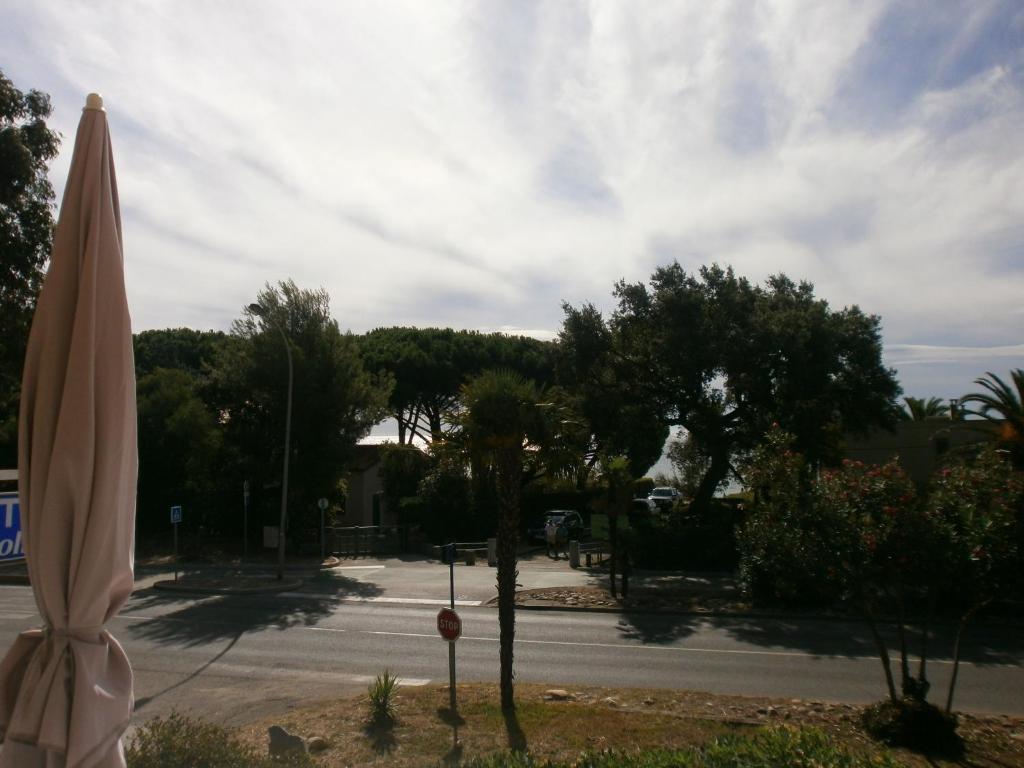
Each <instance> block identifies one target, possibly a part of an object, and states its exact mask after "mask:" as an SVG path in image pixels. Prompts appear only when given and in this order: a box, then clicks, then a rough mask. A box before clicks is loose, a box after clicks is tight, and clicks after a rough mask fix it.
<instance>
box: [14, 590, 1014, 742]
mask: <svg viewBox="0 0 1024 768" xmlns="http://www.w3.org/2000/svg"><path fill="white" fill-rule="evenodd" d="M408 600H409V601H408V602H406V601H404V600H403V599H402V598H401V596H397V595H394V594H390V595H383V594H380V593H379V592H377V591H375V590H373V589H370V588H369V587H366V589H365V592H364V593H362V594H359V593H356V594H353V593H352V591H351V590H350V591H347V592H345V593H344V594H342V593H333V594H320V595H310V594H303V593H285V594H283V595H250V596H240V595H232V596H205V597H200V596H182V595H177V594H173V593H166V592H158V591H154V590H151V589H142V590H140V591H137V592H136V593H135V595H133V597H132V599H131V600H130V601H129V603H128V604H127V606H126V607H125V610H124V611H123V612H122V614H121V615H120V616H118V617H117V618H115V619H114V620H113V621H112V622H111V624H110V628H111V630H112V632H113V633H114V635H115V636H116V637H117V638H118V639H119V640H120V641H121V642H122V644H123V645H124V646H125V648H126V650H127V652H128V655H129V658H130V659H131V661H132V665H133V667H134V669H135V675H136V678H135V692H136V698H137V704H136V721H137V722H141V721H144V720H146V719H148V718H149V717H151V716H154V715H157V714H166V713H167V712H169V711H170V710H171V709H178V710H181V711H188V712H191V713H194V714H199V715H202V716H205V717H209V718H212V719H215V720H218V721H220V722H224V723H227V724H232V723H239V722H244V721H246V720H249V719H252V718H254V717H257V716H260V715H263V714H270V713H276V712H281V711H284V710H286V709H288V708H290V707H292V706H296V705H298V704H302V703H305V702H309V701H313V700H317V699H323V698H330V697H332V696H338V695H348V694H351V693H355V692H358V691H364V690H365V688H366V685H367V683H368V682H369V681H370V680H371V679H372V677H373V676H374V675H375V674H377V673H378V672H380V671H382V670H383V669H384V668H388V669H390V670H391V671H392V672H393V673H396V674H398V675H399V676H400V677H401V678H402V679H403V682H404V683H405V684H407V685H422V684H426V683H428V682H439V683H446V682H447V680H448V666H447V659H448V653H447V647H446V644H445V643H444V641H442V640H441V639H440V638H439V637H438V636H437V631H436V628H435V617H436V614H437V610H438V606H437V605H436V604H430V603H429V602H427V601H425V600H424V599H423V598H409V599H408ZM417 600H419V601H420V602H416V601H417ZM360 601H365V602H360ZM466 602H472V601H471V600H467V601H466ZM459 613H460V615H461V616H462V618H463V625H464V628H463V636H462V639H460V640H459V641H458V643H457V659H458V661H457V664H458V679H459V680H460V681H497V677H498V673H497V669H498V645H497V634H498V626H497V614H496V611H495V610H494V608H492V607H487V606H474V605H466V606H462V607H459ZM38 622H39V619H38V616H37V615H36V612H35V605H34V602H33V599H32V594H31V591H30V589H29V588H28V587H23V586H0V644H2V646H3V647H4V648H7V647H9V646H10V644H11V642H12V641H13V640H14V637H15V635H16V633H17V632H19V631H20V630H22V629H25V628H28V627H31V626H35V625H37V624H38ZM516 627H517V633H516V647H515V671H516V677H517V679H518V680H522V681H530V682H541V683H548V684H551V685H557V686H559V687H562V686H573V685H603V686H613V687H619V686H622V687H627V686H628V687H633V686H640V687H657V688H676V689H688V690H705V691H710V692H715V693H732V694H749V695H770V696H779V697H787V698H789V697H794V698H795V697H799V698H804V699H818V700H828V701H843V702H849V703H866V702H870V701H874V700H878V699H879V698H881V697H882V696H883V694H884V680H883V677H882V672H881V667H880V665H879V662H878V660H877V658H875V657H874V655H873V644H872V643H871V641H870V637H869V635H868V633H867V632H866V630H865V629H864V628H863V627H862V626H861V625H860V624H857V623H849V622H838V621H817V620H777V619H754V618H729V619H726V618H705V617H697V616H665V615H650V614H646V615H645V614H637V615H626V614H609V613H585V612H572V611H530V610H520V611H519V612H518V613H517V620H516ZM1022 634H1024V633H1022V632H1021V630H1020V629H1019V628H1011V627H1006V628H994V627H986V628H984V630H982V629H980V628H979V629H977V630H975V631H974V632H972V633H971V635H970V636H969V638H968V642H967V644H966V648H965V652H964V658H965V663H963V664H962V666H961V672H960V682H959V685H958V689H957V699H956V707H957V708H958V709H963V710H968V711H975V712H994V713H1007V714H1015V715H1024V668H1022V662H1024V640H1022ZM950 646H951V643H950V638H949V637H948V636H942V637H938V638H936V639H935V640H934V641H933V647H934V648H935V649H936V651H937V652H939V655H938V657H937V658H936V659H935V660H933V661H931V662H930V676H931V677H932V679H933V686H934V690H935V691H936V692H938V694H939V695H942V696H944V692H945V687H946V681H947V680H948V677H949V672H950V670H951V664H950V662H949V660H948V657H947V656H946V655H945V652H946V649H948V648H949V647H950Z"/></svg>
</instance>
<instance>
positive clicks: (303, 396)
mask: <svg viewBox="0 0 1024 768" xmlns="http://www.w3.org/2000/svg"><path fill="white" fill-rule="evenodd" d="M256 303H257V304H259V306H260V307H262V314H263V316H262V317H259V316H257V315H255V314H253V312H252V311H251V310H249V309H246V310H245V311H244V314H243V315H242V317H241V318H239V319H237V320H235V322H234V324H233V325H232V328H231V336H230V338H228V339H226V340H225V343H224V344H222V345H221V346H220V347H219V354H218V359H217V363H216V366H215V375H214V377H213V382H212V384H213V387H214V388H215V390H216V398H217V399H218V400H219V411H220V413H221V418H222V420H223V421H224V424H225V428H226V438H227V440H228V441H229V443H230V444H231V445H232V446H233V448H234V450H235V451H237V452H238V455H239V457H240V465H241V467H242V468H243V469H244V471H245V472H246V476H248V477H253V478H260V479H264V480H269V479H271V478H278V477H280V464H281V459H282V457H283V454H282V451H283V443H284V427H285V410H286V408H285V406H286V399H287V382H288V360H287V355H286V353H285V349H284V342H283V341H282V339H281V336H280V334H279V333H278V332H277V330H276V329H275V327H274V326H275V325H276V326H277V327H279V328H280V329H282V330H283V332H284V334H285V336H286V337H287V339H288V343H289V344H290V345H291V350H292V358H293V364H294V394H293V399H292V424H291V459H290V464H291V469H290V474H291V479H290V489H289V496H290V498H291V503H290V508H291V509H293V510H295V512H296V515H297V516H298V517H299V524H300V525H301V523H302V522H303V517H304V516H305V515H307V514H309V515H312V513H313V510H314V509H315V506H314V503H315V500H316V499H317V498H319V497H332V496H335V497H336V496H338V495H339V494H340V488H339V483H340V482H341V480H342V475H343V472H344V470H345V466H346V463H347V461H348V459H349V457H350V455H351V452H352V450H353V449H354V446H355V444H356V442H357V441H358V440H359V439H360V438H362V437H364V436H365V435H367V434H368V433H369V431H370V428H371V427H372V426H373V425H374V424H376V423H377V422H378V421H380V420H381V419H382V418H383V417H384V415H385V412H386V411H385V408H386V403H387V398H388V391H389V388H390V381H379V380H377V379H375V378H374V377H373V376H371V375H370V374H369V373H367V371H366V370H365V369H364V368H363V365H362V361H361V360H360V357H359V352H358V349H357V346H356V341H355V338H354V337H353V336H352V335H351V334H348V333H342V332H341V331H340V330H339V328H338V324H337V322H336V321H335V320H333V319H332V318H331V316H330V306H329V298H328V295H327V292H326V291H324V290H322V289H321V290H305V289H300V288H299V287H298V286H297V285H296V284H295V283H294V282H292V281H291V280H286V281H283V282H280V283H278V284H277V285H276V286H271V285H269V284H268V285H267V286H266V288H265V289H264V290H263V291H261V292H260V293H259V295H258V296H257V301H256Z"/></svg>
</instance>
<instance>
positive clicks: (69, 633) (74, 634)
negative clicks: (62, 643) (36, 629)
mask: <svg viewBox="0 0 1024 768" xmlns="http://www.w3.org/2000/svg"><path fill="white" fill-rule="evenodd" d="M41 629H42V630H43V638H44V639H47V640H48V639H50V638H51V637H56V638H66V639H68V640H92V639H94V638H96V637H98V636H99V634H100V633H101V632H102V631H103V626H102V625H99V626H94V627H52V626H50V625H49V624H44V625H43V626H42V627H41Z"/></svg>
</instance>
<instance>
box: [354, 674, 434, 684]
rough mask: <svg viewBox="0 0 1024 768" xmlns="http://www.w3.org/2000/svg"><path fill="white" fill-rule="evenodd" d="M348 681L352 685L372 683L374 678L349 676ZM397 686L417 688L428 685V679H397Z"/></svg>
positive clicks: (371, 676) (370, 676) (369, 676)
mask: <svg viewBox="0 0 1024 768" xmlns="http://www.w3.org/2000/svg"><path fill="white" fill-rule="evenodd" d="M349 677H350V679H351V680H352V682H353V683H372V682H373V681H374V680H376V679H377V678H375V677H374V676H373V675H350V676H349ZM398 684H399V685H407V686H409V687H418V686H421V685H429V684H430V678H429V677H400V678H398Z"/></svg>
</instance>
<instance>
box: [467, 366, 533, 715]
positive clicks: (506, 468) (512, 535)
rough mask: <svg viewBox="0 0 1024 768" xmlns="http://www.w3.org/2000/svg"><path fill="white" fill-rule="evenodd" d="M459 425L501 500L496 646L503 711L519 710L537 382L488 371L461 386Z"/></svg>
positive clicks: (473, 456) (474, 458)
mask: <svg viewBox="0 0 1024 768" xmlns="http://www.w3.org/2000/svg"><path fill="white" fill-rule="evenodd" d="M461 399H462V406H463V409H464V410H463V415H462V417H461V426H462V430H463V437H464V440H465V443H466V447H467V449H468V451H469V454H470V456H471V457H472V463H473V465H474V466H476V467H490V469H491V470H492V472H493V476H494V483H495V490H496V492H497V493H496V495H497V501H498V542H497V544H498V552H497V555H498V636H499V640H498V646H499V651H498V655H499V660H500V664H501V673H500V681H501V708H502V709H503V710H505V711H506V712H510V711H512V710H513V709H515V701H514V699H513V695H512V677H513V675H512V644H513V641H514V640H515V620H516V616H515V591H516V578H517V577H518V576H519V572H518V570H517V569H516V547H517V545H518V534H519V492H520V488H521V485H522V481H523V463H524V454H525V451H526V448H527V446H528V441H530V439H531V438H535V437H536V435H537V433H538V431H539V430H540V427H541V423H542V421H543V420H542V418H541V413H540V408H539V406H538V402H537V401H538V392H537V388H536V386H535V385H534V384H533V382H530V381H527V380H526V379H524V378H523V377H521V376H520V375H519V374H517V373H514V372H512V371H489V372H486V373H483V374H481V375H480V376H479V377H477V378H476V379H474V380H472V381H470V382H469V383H467V384H466V385H465V386H463V388H462V398H461Z"/></svg>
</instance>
